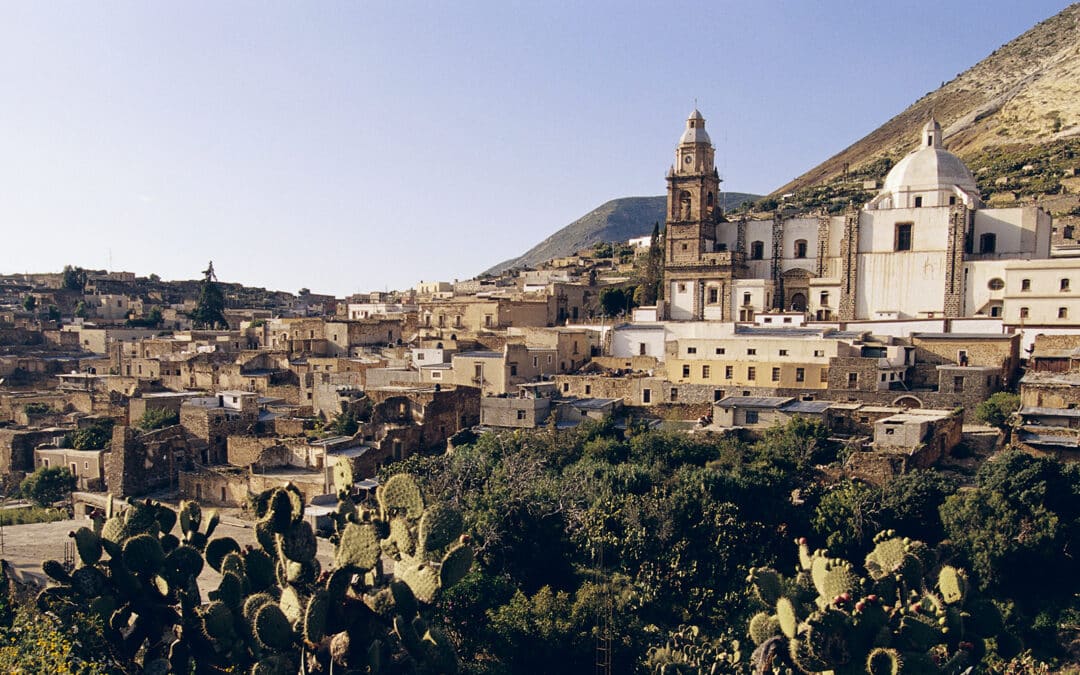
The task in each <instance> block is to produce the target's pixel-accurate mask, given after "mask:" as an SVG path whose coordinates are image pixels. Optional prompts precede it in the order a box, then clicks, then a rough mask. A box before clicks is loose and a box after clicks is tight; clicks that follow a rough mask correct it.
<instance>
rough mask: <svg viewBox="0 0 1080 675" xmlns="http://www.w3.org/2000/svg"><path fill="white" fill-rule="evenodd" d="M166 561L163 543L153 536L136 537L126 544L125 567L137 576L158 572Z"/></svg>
mask: <svg viewBox="0 0 1080 675" xmlns="http://www.w3.org/2000/svg"><path fill="white" fill-rule="evenodd" d="M155 527H156V526H155ZM164 560H165V553H164V551H162V550H161V543H160V542H158V540H157V537H155V536H154V535H152V534H140V535H136V536H134V537H131V538H130V539H128V540H126V541H125V542H124V565H126V566H127V568H128V569H129V570H131V571H132V572H134V573H135V574H143V575H148V574H151V573H153V572H156V571H157V570H158V568H160V567H161V563H162V562H164Z"/></svg>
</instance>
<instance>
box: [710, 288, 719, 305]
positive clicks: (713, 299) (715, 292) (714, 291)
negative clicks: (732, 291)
mask: <svg viewBox="0 0 1080 675" xmlns="http://www.w3.org/2000/svg"><path fill="white" fill-rule="evenodd" d="M718 302H720V289H719V288H717V287H716V286H710V287H709V304H710V305H715V304H716V303H718Z"/></svg>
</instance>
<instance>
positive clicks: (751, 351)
mask: <svg viewBox="0 0 1080 675" xmlns="http://www.w3.org/2000/svg"><path fill="white" fill-rule="evenodd" d="M746 355H747V356H756V355H757V349H755V348H753V347H750V348H749V349H747V350H746Z"/></svg>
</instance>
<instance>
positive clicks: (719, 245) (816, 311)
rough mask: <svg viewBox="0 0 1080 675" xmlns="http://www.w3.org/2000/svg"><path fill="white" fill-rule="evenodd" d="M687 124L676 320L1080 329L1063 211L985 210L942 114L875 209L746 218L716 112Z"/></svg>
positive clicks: (670, 244) (671, 274)
mask: <svg viewBox="0 0 1080 675" xmlns="http://www.w3.org/2000/svg"><path fill="white" fill-rule="evenodd" d="M686 125H687V126H686V130H685V131H684V133H683V135H682V137H681V138H680V140H679V144H678V146H677V148H676V151H675V164H674V166H672V167H671V168H670V170H669V171H668V174H667V184H668V189H667V213H666V226H667V230H666V236H665V289H664V292H665V302H664V305H663V307H662V308H659V310H660V312H661V314H662V315H663V317H664V318H666V319H669V320H676V321H696V320H713V321H753V319H754V315H755V314H758V313H762V312H772V311H792V310H794V311H797V312H805V313H806V315H807V318H808V319H809V320H811V321H860V320H867V321H882V320H910V319H934V318H960V317H987V318H997V319H1000V320H1001V321H1002V323H1003V325H1010V324H1012V325H1020V326H1021V327H1022V326H1023V325H1024V323H1025V321H1027V323H1028V325H1031V324H1032V323H1037V324H1038V325H1045V326H1050V327H1054V326H1059V327H1066V326H1070V325H1076V324H1077V322H1078V321H1080V307H1077V308H1076V309H1075V311H1072V310H1071V309H1070V308H1071V305H1072V304H1074V301H1073V300H1072V295H1071V292H1072V281H1071V278H1072V277H1073V276H1075V277H1076V283H1077V284H1080V261H1078V260H1061V259H1054V260H1052V259H1051V246H1050V241H1051V232H1052V222H1051V218H1050V216H1049V215H1048V214H1047V213H1046V212H1044V211H1043V210H1041V209H1040V208H1038V207H1036V206H1021V207H1016V208H993V209H992V208H986V207H985V205H984V204H983V203H982V200H981V199H980V194H979V190H978V188H977V186H976V183H975V178H974V176H973V175H972V174H971V171H970V170H969V169H968V168H967V166H965V165H964V163H963V162H962V161H961V160H960V159H959V158H958V157H957V156H956V155H954V154H952V153H950V152H949V151H947V150H945V149H944V147H943V146H942V130H941V127H940V125H939V124H938V123H937V122H936V121H935V120H930V121H929V122H928V123H927V124H926V126H925V127H924V129H923V131H922V133H921V135H920V146H919V148H918V149H917V150H915V151H914V152H912V153H910V154H909V155H908V156H906V157H904V158H903V159H902V160H901V161H900V162H898V163H897V164H896V166H894V167H893V168H892V170H891V171H890V172H889V174H888V176H887V177H886V179H885V181H884V184H883V187H882V189H881V191H880V192H879V193H878V194H877V195H876V196H875V197H874V198H873V199H872V200H871V201H870V202H869V203H867V204H865V205H864V206H863V207H862V208H860V209H854V208H853V209H851V210H850V211H849V212H847V213H844V214H841V215H828V214H820V215H819V214H810V215H807V214H803V215H796V216H785V215H781V214H779V213H777V214H776V215H774V216H772V217H771V218H768V219H757V218H745V217H744V218H741V219H739V220H736V221H730V220H728V219H727V218H725V217H724V215H723V214H722V212H721V210H720V208H719V186H720V178H719V175H718V173H717V171H716V167H715V162H714V153H715V150H714V148H713V146H712V142H711V140H710V138H709V135H708V133H707V132H706V131H705V119H704V117H703V116H702V115H701V113H700V112H698V111H697V110H695V111H694V112H693V113H692V114H691V115H690V117H689V119H688V120H687V122H686ZM1036 285H1037V286H1038V287H1039V291H1038V292H1037V293H1036V292H1034V291H1033V287H1034V286H1036ZM1022 288H1026V290H1021V289H1022ZM1047 289H1049V290H1047ZM1078 289H1080V286H1078ZM1025 294H1027V295H1025ZM1025 303H1026V304H1025ZM1033 311H1034V314H1037V316H1034V315H1033Z"/></svg>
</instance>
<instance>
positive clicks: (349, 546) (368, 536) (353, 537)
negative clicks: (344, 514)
mask: <svg viewBox="0 0 1080 675" xmlns="http://www.w3.org/2000/svg"><path fill="white" fill-rule="evenodd" d="M381 551H382V549H381V547H380V546H379V537H378V534H377V533H376V531H375V527H374V526H373V525H371V524H368V523H363V524H360V525H358V524H356V523H349V524H348V525H346V526H345V530H344V531H343V532H342V533H341V541H340V542H339V543H338V548H337V553H336V556H335V559H336V562H337V564H338V566H339V567H355V568H358V569H361V570H364V571H367V570H370V569H371V568H372V567H374V566H375V563H376V562H378V560H379V554H380V553H381Z"/></svg>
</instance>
